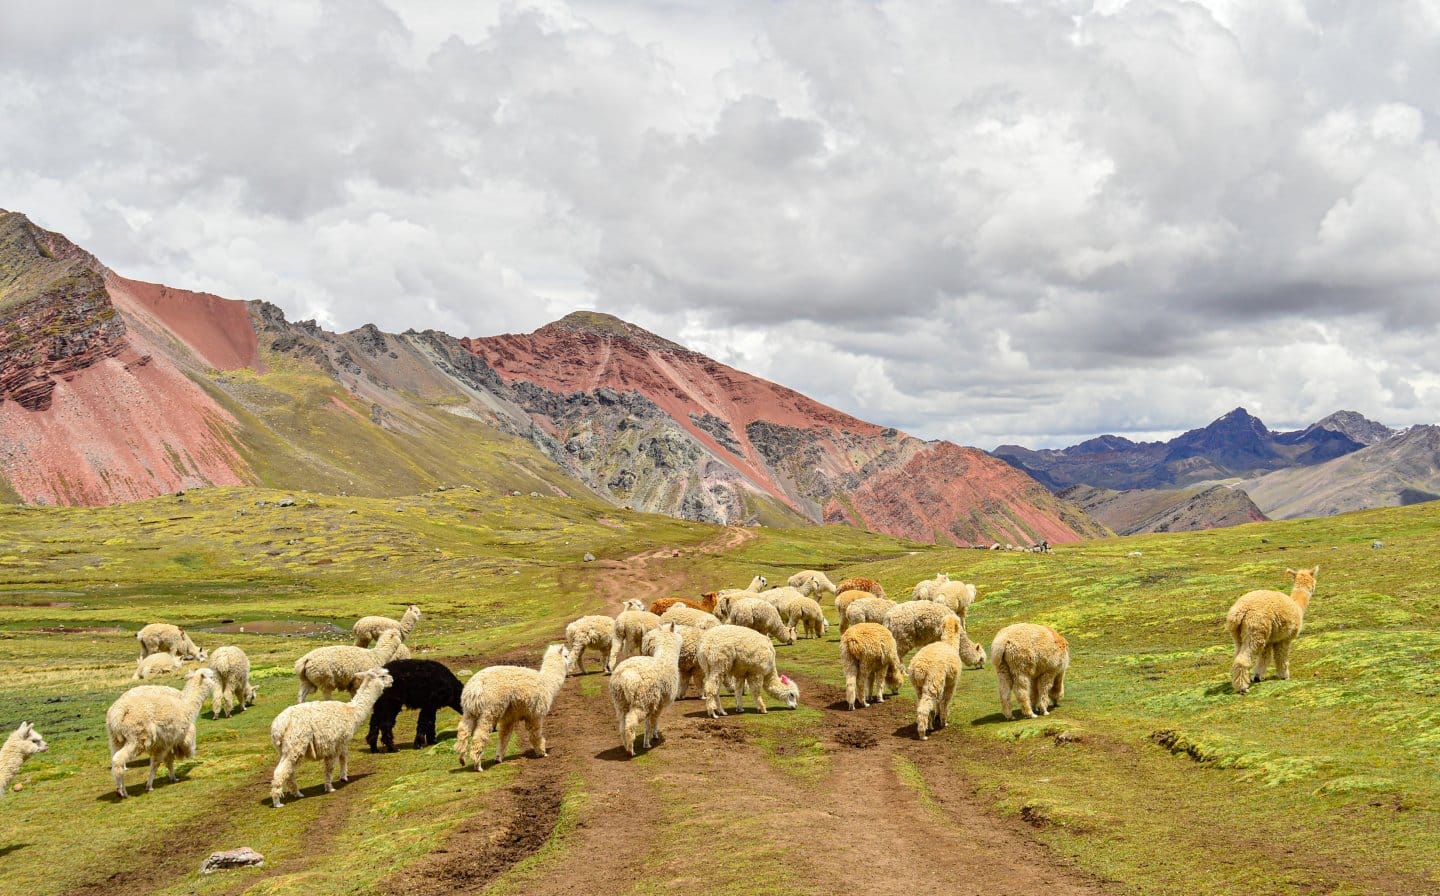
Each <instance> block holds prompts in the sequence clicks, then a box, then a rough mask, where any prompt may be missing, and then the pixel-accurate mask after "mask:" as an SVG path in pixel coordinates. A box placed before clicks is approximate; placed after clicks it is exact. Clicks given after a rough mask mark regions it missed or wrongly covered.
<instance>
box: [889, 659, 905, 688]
mask: <svg viewBox="0 0 1440 896" xmlns="http://www.w3.org/2000/svg"><path fill="white" fill-rule="evenodd" d="M904 683H905V670H904V669H902V668H901V667H900V666H898V665H895V666H891V667H890V668H889V670H887V671H886V673H885V687H887V688H889V689H890V690H892V691H896V692H898V691H899V690H900V686H901V685H902V684H904Z"/></svg>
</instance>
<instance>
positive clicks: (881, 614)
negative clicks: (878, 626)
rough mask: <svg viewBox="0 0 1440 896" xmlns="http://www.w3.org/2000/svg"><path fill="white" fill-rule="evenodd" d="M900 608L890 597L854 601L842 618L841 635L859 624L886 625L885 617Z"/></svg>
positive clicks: (847, 607)
mask: <svg viewBox="0 0 1440 896" xmlns="http://www.w3.org/2000/svg"><path fill="white" fill-rule="evenodd" d="M898 606H900V605H899V604H897V603H895V601H893V600H891V599H890V598H888V597H862V598H860V599H859V600H853V601H851V602H850V604H849V605H848V606H846V607H845V615H844V616H842V617H840V634H842V635H843V634H845V630H846V629H848V628H850V626H852V625H854V624H855V623H857V622H879V623H882V624H883V623H884V622H885V617H886V616H887V615H889V613H890V611H891V610H893V609H895V608H896V607H898Z"/></svg>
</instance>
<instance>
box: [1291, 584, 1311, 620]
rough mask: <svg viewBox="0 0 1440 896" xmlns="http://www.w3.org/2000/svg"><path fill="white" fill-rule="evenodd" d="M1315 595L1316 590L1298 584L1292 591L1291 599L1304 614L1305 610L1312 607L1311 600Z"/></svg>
mask: <svg viewBox="0 0 1440 896" xmlns="http://www.w3.org/2000/svg"><path fill="white" fill-rule="evenodd" d="M1314 595H1315V589H1314V588H1306V587H1305V586H1304V585H1300V584H1298V583H1297V584H1296V585H1295V587H1294V588H1292V589H1291V590H1290V599H1291V600H1293V601H1295V606H1297V607H1299V608H1300V612H1301V613H1304V612H1305V608H1306V607H1308V606H1310V598H1311V597H1313V596H1314Z"/></svg>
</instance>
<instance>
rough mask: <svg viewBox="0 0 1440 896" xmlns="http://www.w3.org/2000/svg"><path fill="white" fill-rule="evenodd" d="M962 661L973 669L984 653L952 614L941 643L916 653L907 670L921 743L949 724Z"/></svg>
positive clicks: (945, 626) (944, 624)
mask: <svg viewBox="0 0 1440 896" xmlns="http://www.w3.org/2000/svg"><path fill="white" fill-rule="evenodd" d="M962 660H963V661H964V662H965V663H969V664H970V665H972V666H973V665H975V664H976V663H977V662H984V660H985V653H984V651H982V650H980V645H979V644H976V643H975V642H974V641H971V640H970V638H969V637H968V636H967V635H966V634H965V626H963V625H961V624H960V617H959V616H956V615H955V614H953V613H951V614H950V615H949V616H946V617H945V619H944V622H943V625H942V630H941V633H940V640H938V641H936V642H934V643H933V644H926V645H925V646H924V647H921V648H920V649H919V650H918V651H916V652H915V658H914V659H912V660H911V661H910V668H909V669H907V670H906V674H907V675H909V676H910V683H911V684H912V685H914V686H915V731H916V733H918V734H919V735H920V739H921V740H928V739H929V738H930V732H931V731H938V730H940V729H941V728H944V727H945V725H946V724H947V723H948V722H949V720H950V699H951V698H952V697H954V696H955V684H956V682H958V681H959V680H960V667H961V661H962Z"/></svg>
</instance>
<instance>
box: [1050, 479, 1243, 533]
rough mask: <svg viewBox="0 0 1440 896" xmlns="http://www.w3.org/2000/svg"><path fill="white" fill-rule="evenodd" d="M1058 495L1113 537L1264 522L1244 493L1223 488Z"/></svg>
mask: <svg viewBox="0 0 1440 896" xmlns="http://www.w3.org/2000/svg"><path fill="white" fill-rule="evenodd" d="M1059 496H1060V497H1061V498H1063V499H1065V500H1066V501H1069V502H1070V503H1072V504H1075V505H1077V506H1079V507H1080V508H1082V509H1083V510H1084V511H1085V512H1086V513H1088V514H1089V515H1090V516H1091V518H1093V519H1095V520H1096V521H1098V522H1101V523H1103V524H1105V525H1106V526H1108V527H1110V528H1111V529H1112V530H1114V532H1115V533H1116V534H1117V535H1138V534H1142V533H1146V532H1193V531H1196V530H1200V529H1221V528H1225V527H1228V526H1239V525H1242V524H1244V523H1258V522H1261V521H1264V520H1267V519H1269V517H1267V516H1266V515H1265V514H1264V513H1263V512H1261V510H1260V508H1259V507H1257V506H1255V502H1254V501H1252V500H1250V496H1249V495H1248V494H1246V492H1245V491H1244V490H1243V489H1241V488H1230V487H1227V486H1223V485H1212V486H1209V487H1205V486H1197V487H1193V488H1182V489H1132V490H1130V491H1123V492H1122V491H1112V490H1110V489H1102V488H1095V487H1093V486H1089V485H1072V486H1071V487H1070V488H1067V489H1065V490H1064V491H1062V492H1060V495H1059Z"/></svg>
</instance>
